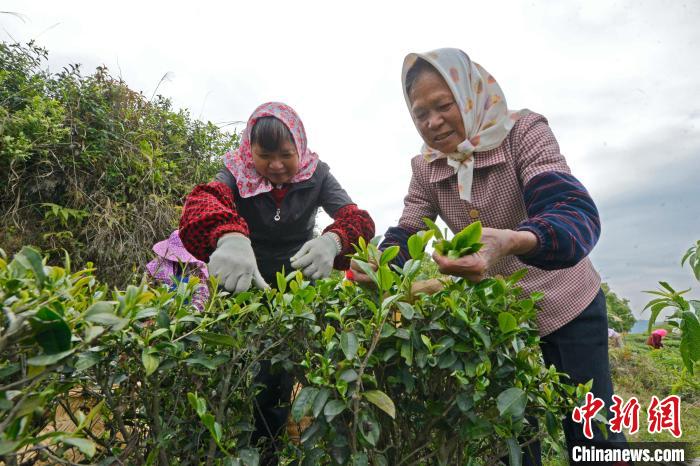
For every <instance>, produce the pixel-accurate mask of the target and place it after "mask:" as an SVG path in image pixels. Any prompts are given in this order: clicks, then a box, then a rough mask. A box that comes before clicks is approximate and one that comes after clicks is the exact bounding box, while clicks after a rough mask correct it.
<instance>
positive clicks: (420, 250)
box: [408, 234, 425, 260]
mask: <svg viewBox="0 0 700 466" xmlns="http://www.w3.org/2000/svg"><path fill="white" fill-rule="evenodd" d="M424 251H425V244H424V243H423V240H422V239H421V238H420V237H419V236H418V234H415V235H411V236H410V237H409V238H408V253H409V254H410V255H411V259H413V260H420V259H422V258H423V254H424Z"/></svg>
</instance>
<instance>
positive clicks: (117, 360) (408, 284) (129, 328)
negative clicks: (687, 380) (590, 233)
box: [0, 238, 586, 465]
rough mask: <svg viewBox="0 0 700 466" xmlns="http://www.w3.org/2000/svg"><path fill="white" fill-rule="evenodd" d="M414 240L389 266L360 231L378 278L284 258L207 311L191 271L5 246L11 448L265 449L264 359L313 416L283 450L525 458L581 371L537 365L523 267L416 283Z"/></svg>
mask: <svg viewBox="0 0 700 466" xmlns="http://www.w3.org/2000/svg"><path fill="white" fill-rule="evenodd" d="M411 244H412V248H411V254H412V257H413V259H412V260H410V261H408V262H407V263H406V265H405V266H404V267H403V268H401V269H397V268H392V267H390V266H389V262H390V260H391V259H392V256H395V255H396V252H397V251H396V249H394V248H390V249H388V250H387V251H385V252H384V253H380V252H379V251H377V248H376V246H375V245H374V244H369V245H364V244H361V245H360V251H359V253H358V254H357V255H356V258H357V260H360V261H362V260H365V261H367V260H374V261H376V263H377V264H379V265H380V266H379V268H378V270H377V272H373V271H372V274H371V276H372V277H373V279H374V280H375V283H376V285H377V286H376V287H374V288H362V287H360V286H357V285H355V284H353V283H351V282H347V281H343V280H342V279H341V278H331V279H327V280H321V281H318V282H316V283H315V284H312V283H309V282H308V281H306V280H304V279H303V277H302V276H301V274H299V273H297V272H295V273H292V274H290V275H289V276H287V277H284V276H283V275H282V274H279V275H278V280H277V289H272V290H267V291H250V292H245V293H240V294H238V295H236V296H231V295H229V294H228V293H225V292H218V293H214V294H213V296H212V299H211V301H210V302H209V303H208V304H207V306H206V308H205V310H204V311H203V312H197V310H196V308H194V307H193V306H191V305H189V304H188V302H189V298H190V295H191V293H192V291H193V288H194V287H195V286H196V284H197V281H196V280H195V279H192V280H190V281H189V283H186V284H185V283H183V284H180V285H179V287H177V289H174V290H172V291H171V290H168V289H167V288H165V287H154V286H149V285H148V284H147V283H145V282H142V283H140V284H138V285H130V286H128V287H127V288H126V290H125V291H119V290H117V289H114V290H110V289H109V287H108V286H106V285H104V284H102V283H100V281H99V280H97V279H96V278H95V276H94V274H93V273H94V270H93V269H91V268H87V269H82V270H78V271H73V270H72V266H71V264H70V261H69V259H68V256H66V258H65V260H64V262H65V263H64V265H63V266H47V265H46V257H43V258H42V256H41V255H40V253H39V252H37V251H36V250H35V249H32V248H28V247H25V248H23V249H22V250H21V251H20V252H19V253H18V254H16V255H15V257H14V259H12V260H9V259H8V258H7V257H6V255H5V254H4V253H0V257H2V258H1V259H0V303H1V305H2V309H3V317H2V320H1V321H0V322H1V324H0V435H1V437H0V457H2V458H4V461H5V463H6V464H21V463H22V462H23V461H31V460H32V459H35V458H39V457H42V458H45V459H48V461H50V462H52V461H58V460H56V458H62V460H63V461H66V460H68V461H72V462H80V461H90V462H92V463H98V464H113V463H115V462H116V463H120V462H121V463H128V464H200V463H206V464H241V465H254V464H258V462H259V458H260V452H259V445H253V444H251V440H250V439H251V430H252V422H253V405H254V403H253V398H254V396H255V393H256V390H257V389H258V388H259V387H256V386H255V384H254V382H253V377H254V374H255V373H256V371H257V370H258V367H259V363H260V361H261V360H263V359H265V360H269V361H270V362H271V364H272V365H273V367H276V368H280V369H284V370H287V371H289V372H291V373H292V374H293V375H294V377H295V378H296V380H298V381H299V382H301V384H302V385H303V389H302V390H301V391H300V393H299V394H298V395H297V397H296V399H295V401H294V403H293V405H292V407H291V417H292V418H293V419H294V420H296V421H300V420H302V419H303V418H306V419H308V420H310V421H311V422H310V425H309V426H308V427H307V428H306V430H304V432H303V433H302V435H301V438H300V441H299V442H297V443H295V442H291V441H288V442H287V443H286V445H285V447H284V451H283V456H284V457H286V458H287V459H297V460H299V461H300V462H301V464H319V463H321V464H327V463H333V464H356V465H360V464H397V465H398V464H458V463H459V464H463V463H466V462H467V461H471V462H472V463H473V464H480V463H489V464H492V463H494V462H496V461H497V459H498V458H499V457H501V456H503V455H506V456H508V455H510V457H511V464H519V462H520V461H519V460H520V447H521V445H524V444H527V442H528V441H529V440H528V439H531V438H533V437H537V436H538V435H543V434H544V432H546V431H549V432H550V433H552V434H556V433H557V429H558V424H559V423H558V422H557V421H558V420H559V419H560V418H561V417H562V416H563V415H564V413H565V412H566V411H567V410H569V409H571V407H572V405H573V403H574V402H575V400H576V398H577V395H581V394H582V393H583V392H584V391H585V390H586V387H584V386H579V387H577V388H574V387H569V386H566V385H564V384H562V383H561V382H560V380H559V374H557V373H556V372H555V371H554V369H553V368H550V369H548V368H545V367H543V366H542V364H541V360H540V356H539V352H538V349H537V344H538V337H537V331H536V330H535V328H534V324H533V322H534V320H533V317H534V312H535V305H536V301H537V299H538V298H539V296H537V295H534V296H532V297H528V298H522V297H519V294H520V290H519V288H518V287H517V280H518V278H519V276H518V275H516V276H513V277H508V278H505V279H500V278H494V279H488V280H485V281H483V282H482V283H480V284H478V285H474V286H472V285H470V284H469V283H467V282H465V281H462V280H456V281H454V282H453V283H448V284H447V285H446V287H445V289H444V290H443V291H441V292H439V293H437V294H435V295H425V294H421V293H419V294H417V295H415V294H413V293H412V292H411V289H412V285H413V283H414V280H415V277H416V276H417V274H419V273H421V272H420V269H421V266H422V262H423V259H422V258H423V257H424V251H423V249H424V247H425V244H424V243H423V242H422V241H421V240H420V238H419V239H418V240H413V241H412V243H411ZM365 265H366V263H365ZM370 271H371V270H370ZM211 285H212V289H214V290H216V284H215V283H212V284H211ZM526 413H527V414H528V415H529V416H530V415H531V416H535V417H537V418H539V419H540V420H541V421H542V422H541V425H542V426H543V428H542V429H543V431H542V432H538V431H537V429H535V428H534V427H533V426H532V425H530V424H529V423H528V421H527V420H526V418H525V414H526ZM66 418H68V419H69V420H70V422H66V421H65V420H66ZM545 427H546V429H545ZM555 438H558V436H557V437H555ZM3 455H4V456H3Z"/></svg>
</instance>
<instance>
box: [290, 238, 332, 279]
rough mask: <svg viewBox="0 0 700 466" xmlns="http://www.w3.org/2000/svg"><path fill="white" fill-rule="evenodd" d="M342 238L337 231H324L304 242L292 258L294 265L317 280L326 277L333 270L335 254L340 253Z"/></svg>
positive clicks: (307, 275) (305, 274)
mask: <svg viewBox="0 0 700 466" xmlns="http://www.w3.org/2000/svg"><path fill="white" fill-rule="evenodd" d="M340 244H341V243H340V238H339V237H338V235H336V234H335V233H331V232H328V233H324V234H322V235H321V236H319V237H318V238H314V239H312V240H310V241H307V242H306V243H304V245H303V246H302V247H301V249H299V251H297V253H296V254H294V255H293V256H292V257H291V259H289V260H290V262H291V264H292V267H294V268H295V269H302V273H303V274H304V276H306V277H308V278H310V279H312V280H317V279H319V278H326V277H327V276H329V275H330V274H331V270H333V261H334V260H335V256H337V255H338V254H340V248H341V246H340Z"/></svg>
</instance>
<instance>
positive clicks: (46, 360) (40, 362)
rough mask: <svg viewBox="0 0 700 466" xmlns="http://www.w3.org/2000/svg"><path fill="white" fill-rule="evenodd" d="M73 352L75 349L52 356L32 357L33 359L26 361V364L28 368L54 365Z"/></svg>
mask: <svg viewBox="0 0 700 466" xmlns="http://www.w3.org/2000/svg"><path fill="white" fill-rule="evenodd" d="M74 351H75V348H73V349H69V350H68V351H63V352H61V353H54V354H42V355H40V356H34V357H33V358H29V359H27V364H29V365H30V366H48V365H51V364H54V363H56V362H58V361H60V360H61V359H63V358H65V357H66V356H70V355H71V354H73V352H74Z"/></svg>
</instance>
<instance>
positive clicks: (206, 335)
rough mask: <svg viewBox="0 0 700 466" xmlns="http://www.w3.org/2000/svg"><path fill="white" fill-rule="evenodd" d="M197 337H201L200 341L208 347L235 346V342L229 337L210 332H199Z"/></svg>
mask: <svg viewBox="0 0 700 466" xmlns="http://www.w3.org/2000/svg"><path fill="white" fill-rule="evenodd" d="M199 335H200V336H201V337H202V341H204V342H205V343H208V344H210V345H220V346H231V347H234V346H236V340H234V339H233V337H232V336H230V335H223V334H221V333H212V332H201V333H199Z"/></svg>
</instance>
